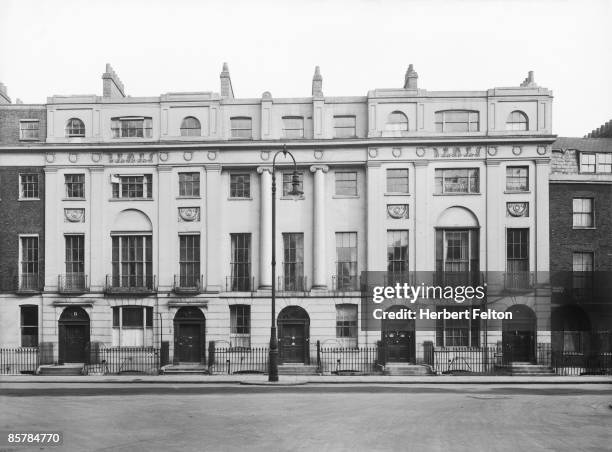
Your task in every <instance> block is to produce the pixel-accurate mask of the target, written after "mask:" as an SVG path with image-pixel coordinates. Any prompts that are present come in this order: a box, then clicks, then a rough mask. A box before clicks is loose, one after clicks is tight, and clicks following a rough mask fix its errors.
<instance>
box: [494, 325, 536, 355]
mask: <svg viewBox="0 0 612 452" xmlns="http://www.w3.org/2000/svg"><path fill="white" fill-rule="evenodd" d="M503 334H504V336H503V338H502V339H503V344H504V354H505V355H506V356H505V358H506V360H507V361H508V362H512V361H519V362H520V361H522V362H531V361H533V360H534V352H533V346H534V334H533V331H525V330H514V331H504V333H503Z"/></svg>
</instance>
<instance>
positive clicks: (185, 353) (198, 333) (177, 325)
mask: <svg viewBox="0 0 612 452" xmlns="http://www.w3.org/2000/svg"><path fill="white" fill-rule="evenodd" d="M205 358H206V317H204V314H203V313H202V311H201V310H200V309H199V308H197V307H191V306H190V307H182V308H180V309H179V310H178V311H177V312H176V315H175V316H174V362H175V363H201V362H204V361H205Z"/></svg>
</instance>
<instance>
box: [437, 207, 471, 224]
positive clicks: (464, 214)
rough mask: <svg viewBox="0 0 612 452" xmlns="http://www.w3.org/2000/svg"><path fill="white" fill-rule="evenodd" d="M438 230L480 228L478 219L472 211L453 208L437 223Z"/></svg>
mask: <svg viewBox="0 0 612 452" xmlns="http://www.w3.org/2000/svg"><path fill="white" fill-rule="evenodd" d="M436 227H438V228H478V227H480V223H479V222H478V218H477V217H476V215H475V214H474V212H472V211H471V210H470V209H468V208H466V207H462V206H453V207H449V208H447V209H446V210H444V211H443V212H442V213H441V214H440V215H439V216H438V220H437V221H436Z"/></svg>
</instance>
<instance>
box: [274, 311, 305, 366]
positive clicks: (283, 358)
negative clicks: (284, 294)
mask: <svg viewBox="0 0 612 452" xmlns="http://www.w3.org/2000/svg"><path fill="white" fill-rule="evenodd" d="M277 323H278V354H279V361H280V362H281V363H304V364H308V363H309V362H310V357H309V353H308V351H309V342H310V316H309V315H308V313H307V312H306V310H305V309H304V308H302V307H301V306H287V307H286V308H284V309H283V310H281V312H279V314H278V321H277Z"/></svg>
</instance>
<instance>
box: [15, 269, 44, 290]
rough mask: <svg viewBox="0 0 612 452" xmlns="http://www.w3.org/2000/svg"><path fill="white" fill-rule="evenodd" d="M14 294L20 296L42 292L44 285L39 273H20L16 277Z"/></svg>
mask: <svg viewBox="0 0 612 452" xmlns="http://www.w3.org/2000/svg"><path fill="white" fill-rule="evenodd" d="M15 286H16V287H15V288H16V292H17V293H22V294H28V293H39V292H42V290H43V287H44V283H43V279H42V275H40V274H39V273H22V274H21V275H19V276H17V281H16V284H15Z"/></svg>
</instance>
